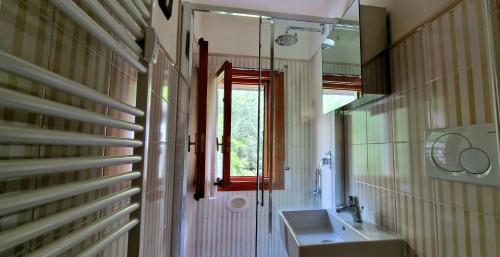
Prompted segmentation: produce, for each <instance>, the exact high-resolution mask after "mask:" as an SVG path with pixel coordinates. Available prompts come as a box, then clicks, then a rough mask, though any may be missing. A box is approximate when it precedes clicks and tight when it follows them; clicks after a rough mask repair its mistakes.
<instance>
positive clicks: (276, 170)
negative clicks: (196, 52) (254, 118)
mask: <svg viewBox="0 0 500 257" xmlns="http://www.w3.org/2000/svg"><path fill="white" fill-rule="evenodd" d="M229 70H230V71H229ZM223 72H225V73H227V74H230V79H228V80H226V79H227V76H226V75H227V74H224V75H225V76H224V84H225V88H226V85H228V84H226V83H231V86H230V87H229V88H230V89H231V90H230V92H228V90H224V110H225V111H224V121H226V120H228V119H229V122H225V123H224V135H223V139H222V141H223V147H222V149H223V150H222V154H223V172H222V173H223V178H222V181H223V183H221V184H219V185H218V191H250V190H256V188H257V186H256V176H231V170H230V154H231V153H230V148H231V146H230V140H231V139H230V136H226V135H227V133H226V131H230V130H231V128H230V126H231V123H230V120H231V118H230V117H227V116H228V115H230V113H231V112H230V109H231V107H232V106H231V104H232V100H231V96H230V95H228V94H229V93H232V91H233V87H232V85H233V84H234V85H238V86H240V87H241V86H250V87H256V86H257V85H258V84H259V72H258V71H256V70H249V69H242V68H232V65H231V63H229V62H226V63H224V65H223V66H222V67H221V68H220V69H219V70H218V72H217V76H220V75H221V74H222V73H223ZM270 74H271V73H270V71H268V70H263V71H261V83H262V85H263V88H264V106H265V107H264V115H265V117H264V154H263V156H264V160H263V166H264V167H263V173H264V189H268V188H269V184H270V183H269V163H270V162H269V154H268V151H269V148H268V147H267V146H268V145H269V138H270V133H269V132H270V131H269V130H270V129H269V124H270V114H269V110H270V106H271V101H270V100H271V99H270V92H269V91H270V80H271V79H270ZM274 89H275V90H274V92H273V93H274V100H275V101H274V106H275V110H274V111H275V113H274V131H273V132H274V133H273V141H274V142H273V145H272V146H273V157H272V158H273V162H271V163H272V164H273V178H272V180H271V181H272V187H273V189H274V190H281V189H284V160H285V139H284V131H285V123H284V108H285V106H284V73H283V72H274ZM227 100H228V101H227ZM226 108H229V110H226ZM278 131H279V133H278ZM229 134H230V132H229ZM261 179H262V178H261Z"/></svg>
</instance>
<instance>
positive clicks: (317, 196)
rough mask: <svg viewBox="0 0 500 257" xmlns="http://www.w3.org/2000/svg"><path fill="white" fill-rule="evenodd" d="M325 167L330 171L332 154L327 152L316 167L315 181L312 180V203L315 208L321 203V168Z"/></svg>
mask: <svg viewBox="0 0 500 257" xmlns="http://www.w3.org/2000/svg"><path fill="white" fill-rule="evenodd" d="M325 165H328V168H330V170H332V152H331V151H329V152H327V153H325V157H323V158H322V159H321V160H320V161H319V163H318V166H317V167H316V173H315V180H314V189H313V191H312V193H313V196H314V202H315V204H316V206H317V207H319V204H320V203H321V202H320V200H321V191H322V189H321V168H322V167H323V166H325Z"/></svg>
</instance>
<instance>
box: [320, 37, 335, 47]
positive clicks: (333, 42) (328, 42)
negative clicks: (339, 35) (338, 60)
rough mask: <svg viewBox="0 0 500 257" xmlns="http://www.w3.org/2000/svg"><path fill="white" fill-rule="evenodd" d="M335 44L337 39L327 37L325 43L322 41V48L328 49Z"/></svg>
mask: <svg viewBox="0 0 500 257" xmlns="http://www.w3.org/2000/svg"><path fill="white" fill-rule="evenodd" d="M333 46H335V40H333V39H331V38H327V39H325V41H323V43H321V49H328V48H330V47H333Z"/></svg>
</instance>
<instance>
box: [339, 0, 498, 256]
mask: <svg viewBox="0 0 500 257" xmlns="http://www.w3.org/2000/svg"><path fill="white" fill-rule="evenodd" d="M491 3H492V7H493V8H498V6H499V5H498V1H496V2H495V1H494V0H492V1H491ZM489 12H490V10H489V9H488V8H487V1H482V0H464V1H460V2H459V3H458V4H457V5H455V6H454V7H452V8H451V9H449V11H447V12H445V13H444V14H442V15H441V16H439V17H437V18H436V19H434V20H433V21H432V22H429V23H427V24H425V25H424V26H423V27H422V28H421V29H420V30H418V31H416V32H415V33H413V34H412V35H411V36H410V37H408V38H407V39H405V40H404V41H402V42H400V43H399V44H397V45H396V46H394V47H393V48H392V49H391V66H392V68H391V73H392V85H393V92H394V93H393V94H392V95H390V96H388V97H386V98H383V99H382V100H380V101H377V102H375V103H371V104H369V105H367V106H363V107H360V108H358V109H356V110H353V111H350V112H349V113H347V115H346V126H347V135H346V141H347V170H348V179H349V185H348V187H349V189H348V192H349V193H351V194H355V195H358V196H359V197H360V201H361V204H362V205H364V207H365V210H364V211H363V217H364V219H365V220H368V221H372V222H376V223H377V224H380V225H382V226H384V227H386V228H388V229H389V230H391V231H394V232H396V233H397V234H399V235H401V236H402V237H403V238H404V239H405V240H406V241H407V243H408V250H407V253H408V256H422V257H433V256H440V257H455V256H464V257H496V256H500V189H497V188H492V187H486V186H478V185H472V184H464V183H461V182H452V181H446V180H440V179H432V178H427V177H426V175H425V157H424V131H425V129H432V128H444V127H456V126H464V125H469V124H482V123H491V122H494V121H495V117H494V115H495V113H494V109H495V106H494V94H493V85H495V84H494V82H493V79H492V78H493V76H492V73H491V71H492V64H491V60H490V54H492V53H491V51H490V49H492V48H491V46H490V45H489V41H488V40H489V37H490V30H489V29H488V28H489V27H488V22H489V21H488V19H489V18H490V13H489ZM496 16H498V9H496V10H493V11H491V18H492V20H493V21H494V22H495V21H496V23H493V27H494V28H495V27H496V28H498V27H499V26H500V22H499V20H498V19H496V20H495V17H496ZM498 39H499V37H498V34H496V38H494V40H495V42H496V44H498V42H500V41H498ZM493 67H495V68H494V69H496V70H498V68H496V67H497V66H493Z"/></svg>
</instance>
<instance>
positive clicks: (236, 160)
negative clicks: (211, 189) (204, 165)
mask: <svg viewBox="0 0 500 257" xmlns="http://www.w3.org/2000/svg"><path fill="white" fill-rule="evenodd" d="M223 98H224V89H222V88H219V89H218V137H219V142H220V141H221V138H222V134H223V126H224V102H223ZM260 101H261V116H260V122H261V123H260V130H261V137H260V144H261V146H260V149H259V150H260V151H259V153H260V159H259V163H260V165H259V170H260V173H262V169H263V142H264V138H263V128H264V115H263V113H264V92H263V91H261V100H260ZM257 119H258V91H257V88H256V87H255V88H253V87H251V86H238V85H233V90H232V106H231V166H230V168H231V176H255V175H256V174H257V127H258V124H257ZM222 161H223V156H222V154H221V153H220V152H219V153H218V154H217V176H218V177H222V173H223V172H222Z"/></svg>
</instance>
